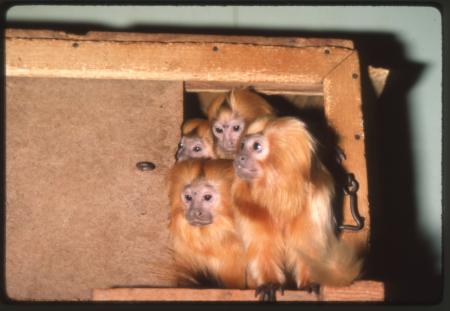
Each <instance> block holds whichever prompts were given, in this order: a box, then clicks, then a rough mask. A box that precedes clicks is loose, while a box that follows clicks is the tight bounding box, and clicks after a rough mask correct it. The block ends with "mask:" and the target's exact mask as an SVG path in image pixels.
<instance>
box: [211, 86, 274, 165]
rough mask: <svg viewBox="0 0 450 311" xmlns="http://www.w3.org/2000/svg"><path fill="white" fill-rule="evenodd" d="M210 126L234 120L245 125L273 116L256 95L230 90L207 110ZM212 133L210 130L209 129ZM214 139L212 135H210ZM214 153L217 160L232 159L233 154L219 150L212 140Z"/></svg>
mask: <svg viewBox="0 0 450 311" xmlns="http://www.w3.org/2000/svg"><path fill="white" fill-rule="evenodd" d="M206 111H207V115H208V120H209V122H210V126H212V125H213V124H214V122H215V121H217V120H220V121H222V122H226V121H229V120H231V119H235V118H241V119H243V121H244V123H245V124H246V125H248V124H250V123H251V122H252V121H253V120H255V119H256V118H258V117H261V116H271V115H274V110H273V108H272V107H271V106H270V104H269V103H268V102H267V101H266V100H265V99H264V98H263V97H261V96H260V95H258V94H257V93H255V92H253V91H251V90H249V89H232V90H231V91H230V92H228V93H224V94H220V95H218V96H217V97H216V98H215V100H213V101H212V103H211V104H210V105H209V106H208V108H207V110H206ZM211 132H212V129H211ZM211 135H212V137H213V138H214V135H213V134H211ZM214 151H215V154H216V155H217V157H218V158H221V159H232V158H233V157H234V152H231V153H230V152H227V151H225V150H224V149H223V148H221V147H220V146H219V145H218V144H217V141H216V139H215V138H214Z"/></svg>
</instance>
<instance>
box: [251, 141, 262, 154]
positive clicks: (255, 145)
mask: <svg viewBox="0 0 450 311" xmlns="http://www.w3.org/2000/svg"><path fill="white" fill-rule="evenodd" d="M253 150H255V151H257V152H261V151H262V146H261V144H260V143H258V142H256V143H254V144H253Z"/></svg>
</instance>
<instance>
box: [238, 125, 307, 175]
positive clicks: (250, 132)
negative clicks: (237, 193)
mask: <svg viewBox="0 0 450 311" xmlns="http://www.w3.org/2000/svg"><path fill="white" fill-rule="evenodd" d="M314 150H315V141H314V139H313V138H312V136H311V135H310V134H309V132H308V131H307V129H306V126H305V124H304V123H303V122H302V121H300V120H297V119H295V118H292V117H284V118H270V117H262V118H259V119H257V120H255V121H254V122H253V123H251V124H250V125H249V126H248V128H247V131H246V133H245V134H244V136H243V138H242V139H241V141H240V146H239V151H238V154H237V155H236V157H235V160H234V167H235V171H236V175H238V176H239V177H240V178H241V179H244V180H247V181H252V180H255V179H259V178H263V177H264V178H268V179H269V180H272V179H273V178H272V177H274V176H273V175H275V174H278V172H280V173H281V174H285V175H286V176H285V177H284V179H287V178H288V176H294V178H297V177H296V176H298V177H300V174H302V175H304V176H305V175H309V173H310V168H311V158H312V154H313V153H314ZM292 172H296V173H297V174H298V175H297V174H292ZM305 177H306V176H305Z"/></svg>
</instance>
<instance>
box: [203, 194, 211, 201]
mask: <svg viewBox="0 0 450 311" xmlns="http://www.w3.org/2000/svg"><path fill="white" fill-rule="evenodd" d="M203 198H204V199H205V201H209V200H211V198H212V196H211V195H210V194H205V195H204V196H203Z"/></svg>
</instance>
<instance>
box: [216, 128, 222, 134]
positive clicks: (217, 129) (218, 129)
mask: <svg viewBox="0 0 450 311" xmlns="http://www.w3.org/2000/svg"><path fill="white" fill-rule="evenodd" d="M214 130H215V131H216V133H219V134H220V133H222V132H223V130H222V129H221V128H220V127H216V128H215V129H214Z"/></svg>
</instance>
